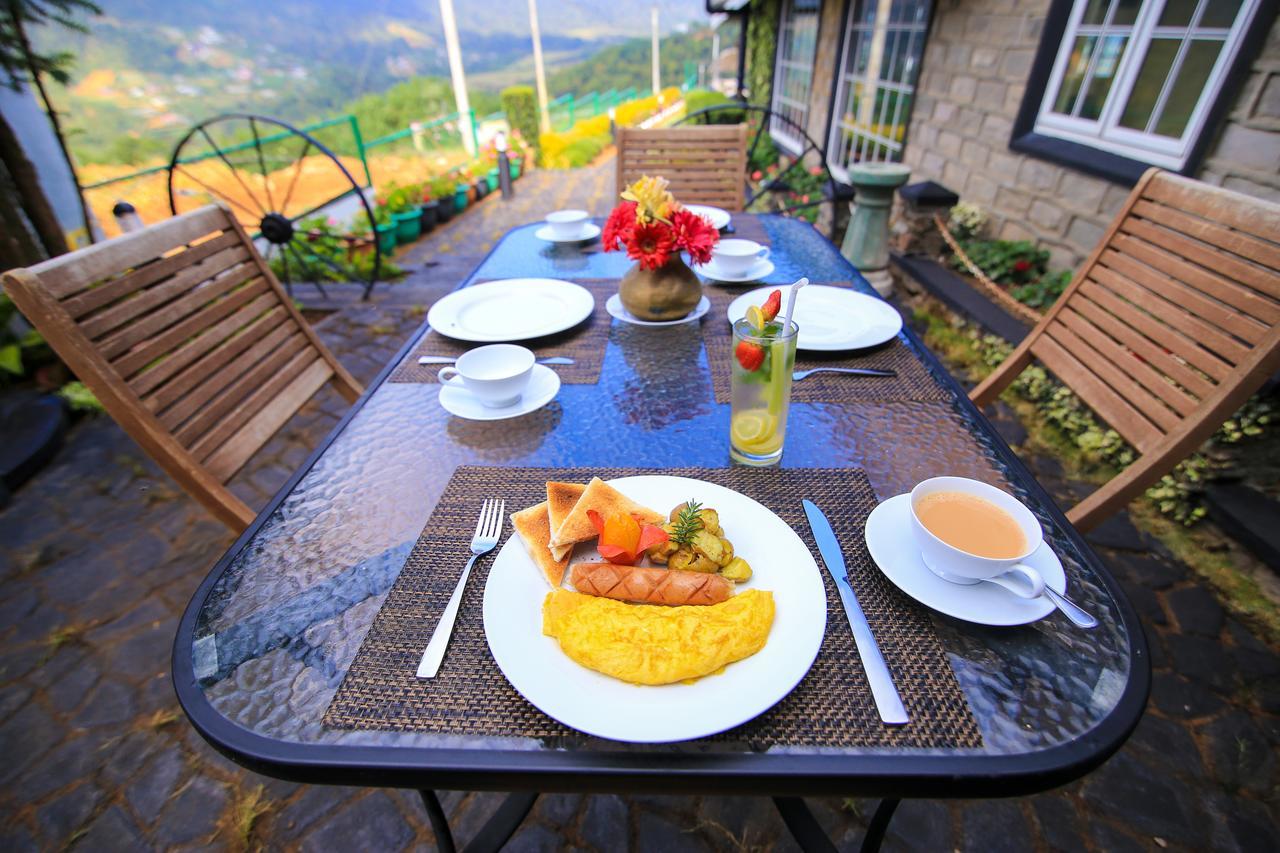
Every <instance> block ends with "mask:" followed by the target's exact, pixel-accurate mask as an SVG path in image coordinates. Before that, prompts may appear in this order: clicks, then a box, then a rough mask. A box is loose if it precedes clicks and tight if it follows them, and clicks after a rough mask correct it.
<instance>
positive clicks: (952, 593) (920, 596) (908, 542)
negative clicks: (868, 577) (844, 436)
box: [866, 493, 1067, 625]
mask: <svg viewBox="0 0 1280 853" xmlns="http://www.w3.org/2000/svg"><path fill="white" fill-rule="evenodd" d="M866 536H867V550H868V551H869V552H870V553H871V559H872V560H874V561H875V564H876V565H877V566H879V567H880V571H881V572H883V573H884V576H885V577H887V578H888V579H889V580H890V581H892V582H893V584H894V586H896V587H897V588H898V589H900V590H902V591H903V592H905V593H906V594H907V595H909V596H911V597H912V598H914V599H915V600H916V601H918V602H920V603H921V604H923V605H924V606H925V607H931V608H933V609H934V610H937V611H938V612H939V613H945V614H946V615H948V616H954V617H955V618H956V619H963V620H965V621H966V622H976V623H978V624H979V625H1025V624H1027V623H1028V622H1035V621H1036V620H1038V619H1043V618H1044V617H1046V616H1048V615H1049V614H1050V613H1052V612H1053V610H1054V607H1053V602H1051V601H1050V600H1049V599H1048V598H1044V597H1041V598H1035V599H1026V598H1019V597H1018V596H1016V595H1014V594H1013V593H1012V592H1009V591H1008V590H1007V589H1004V588H1003V587H999V586H996V585H995V584H992V583H977V584H957V583H951V582H950V581H945V580H943V579H942V578H940V577H938V576H937V575H935V574H934V573H933V572H931V571H929V569H928V568H927V567H926V566H925V564H924V561H923V560H922V559H921V558H920V548H919V546H918V545H917V544H916V541H915V535H914V533H913V532H912V530H911V495H910V493H907V494H902V495H898V496H897V497H893V498H889V499H888V500H887V501H885V502H884V503H882V504H880V505H879V506H877V507H876V508H875V509H873V510H872V511H871V515H870V516H868V518H867V526H866ZM1025 562H1026V564H1027V565H1028V566H1031V567H1032V568H1033V569H1036V570H1037V571H1038V572H1040V574H1041V575H1042V576H1043V577H1044V582H1045V585H1046V586H1049V587H1052V588H1053V589H1054V590H1055V591H1057V592H1061V593H1066V591H1067V576H1066V573H1065V572H1064V571H1063V570H1062V561H1061V560H1059V559H1058V555H1057V554H1055V553H1053V549H1052V548H1050V547H1049V546H1048V544H1042V545H1041V546H1040V548H1039V550H1037V551H1036V552H1035V553H1034V554H1032V555H1031V556H1030V557H1029V558H1027V559H1026V561H1025Z"/></svg>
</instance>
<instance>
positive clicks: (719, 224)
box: [684, 204, 733, 231]
mask: <svg viewBox="0 0 1280 853" xmlns="http://www.w3.org/2000/svg"><path fill="white" fill-rule="evenodd" d="M684 207H685V210H687V211H689V212H690V213H696V214H697V215H698V216H703V217H706V218H707V219H710V220H711V227H712V228H714V229H716V230H717V231H721V230H723V229H724V227H725V226H726V225H728V224H729V223H730V222H731V221H732V220H733V217H732V216H730V215H729V211H727V210H724V209H722V208H719V207H712V206H711V205H709V204H686V205H685V206H684Z"/></svg>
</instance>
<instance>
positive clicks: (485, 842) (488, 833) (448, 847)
mask: <svg viewBox="0 0 1280 853" xmlns="http://www.w3.org/2000/svg"><path fill="white" fill-rule="evenodd" d="M418 793H419V794H421V795H422V804H423V806H425V807H426V809H427V819H428V820H430V821H431V831H432V832H434V833H435V836H436V847H437V848H438V849H439V851H440V853H455V851H456V850H457V847H456V845H455V844H454V841H453V833H452V832H451V831H450V830H449V820H448V818H447V817H445V813H444V809H443V808H442V807H441V805H440V800H439V798H438V797H436V792H435V791H431V790H427V789H425V788H424V789H423V790H421V791H419V792H418ZM537 801H538V794H537V792H533V793H518V794H508V795H507V798H506V799H505V800H503V801H502V805H500V806H498V810H497V811H496V812H494V813H493V816H492V817H490V818H489V820H488V821H486V822H485V825H484V826H482V827H480V831H479V832H477V833H476V837H475V838H473V839H471V842H470V843H469V844H467V846H466V848H465V849H464V851H463V853H497V851H498V850H501V849H502V846H503V845H504V844H506V843H507V841H508V840H509V839H510V838H511V836H512V835H514V834H515V831H516V830H517V829H518V828H519V827H520V824H521V823H523V822H524V819H525V817H527V816H528V814H529V812H530V811H532V810H533V804H534V803H536V802H537Z"/></svg>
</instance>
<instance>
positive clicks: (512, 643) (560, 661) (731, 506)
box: [484, 475, 827, 743]
mask: <svg viewBox="0 0 1280 853" xmlns="http://www.w3.org/2000/svg"><path fill="white" fill-rule="evenodd" d="M610 482H611V483H612V485H614V486H616V487H617V489H618V490H619V491H620V492H622V493H623V494H625V495H626V496H627V497H629V498H632V499H633V500H637V501H639V502H640V503H642V504H644V505H645V506H648V507H652V508H653V509H655V510H660V511H667V510H670V509H671V507H674V506H675V505H676V504H678V503H680V502H681V501H684V500H688V499H690V498H692V499H694V500H699V501H702V502H704V503H705V504H706V505H707V506H710V507H715V509H716V510H717V511H719V513H720V522H721V524H722V525H723V526H724V529H725V531H726V533H727V535H728V538H729V539H730V540H731V541H732V542H733V545H734V551H735V552H736V553H739V554H741V555H742V556H743V557H744V558H746V559H747V560H748V561H749V562H750V563H751V567H752V569H754V572H755V573H754V574H753V575H752V578H751V580H750V581H749V582H747V583H745V584H742V585H740V586H739V590H745V589H762V590H771V591H772V592H773V600H774V604H775V615H774V620H773V627H772V629H771V630H770V632H769V639H768V642H766V643H765V646H764V648H763V649H761V650H760V651H758V652H756V653H755V654H754V655H752V656H751V657H749V658H745V659H743V660H740V661H738V662H736V663H731V664H729V666H728V667H727V668H726V669H725V671H724V672H723V673H721V674H720V675H709V676H706V677H705V678H701V679H699V680H697V681H695V682H694V683H693V684H667V685H663V686H661V687H646V686H642V685H635V684H627V683H626V682H624V681H619V680H618V679H615V678H610V677H609V676H607V675H602V674H601V673H598V672H594V671H592V670H590V669H587V668H586V667H583V666H579V665H578V664H576V663H574V662H573V661H572V660H570V659H569V657H568V656H567V655H565V654H564V652H562V651H561V650H560V644H559V642H558V641H556V640H555V639H553V638H552V637H547V636H544V635H543V633H542V602H543V599H545V598H546V596H547V593H548V592H549V587H548V586H547V581H546V579H545V577H544V576H543V574H542V572H541V571H539V570H538V568H537V566H535V565H534V563H533V560H531V559H530V558H529V555H528V554H527V553H526V552H525V549H524V545H523V544H522V543H521V542H520V541H519V540H520V537H519V535H517V534H514V533H513V534H512V535H511V536H510V537H509V538H508V539H507V541H506V543H505V544H504V545H503V546H502V550H501V551H499V552H498V556H497V557H496V558H495V559H494V561H493V568H491V569H490V570H489V578H488V581H486V583H485V588H484V633H485V637H486V638H487V640H488V642H489V650H490V651H491V652H492V653H493V659H494V660H495V661H497V664H498V668H499V669H501V670H502V674H503V675H505V676H506V677H507V680H508V681H510V682H511V685H512V686H513V687H515V689H516V690H517V691H519V692H520V695H522V696H524V698H525V699H527V700H529V702H530V703H532V704H533V705H534V706H535V707H537V708H538V709H539V710H541V711H542V712H543V713H545V714H547V716H549V717H552V718H553V719H556V720H559V721H560V722H562V723H564V724H565V725H566V726H571V727H572V728H575V729H577V730H578V731H581V732H586V733H587V734H589V735H595V736H597V737H603V738H609V739H610V740H618V741H628V742H631V743H667V742H671V741H680V740H690V739H692V738H699V737H706V736H707V735H712V734H715V733H716V732H722V731H724V730H726V729H731V728H733V727H734V726H737V725H741V724H742V723H745V722H746V721H747V720H750V719H752V718H753V717H756V716H758V715H759V714H762V713H764V712H765V711H767V710H768V709H769V708H771V707H773V705H774V704H775V703H777V702H778V701H779V700H781V699H782V698H783V697H784V696H786V695H787V694H788V693H790V692H791V691H792V689H793V688H794V687H795V686H796V685H797V684H799V683H800V679H802V678H804V676H805V673H807V672H808V671H809V667H810V666H812V665H813V660H814V658H815V657H817V655H818V648H819V646H821V645H822V635H823V632H824V631H825V630H826V624H827V596H826V592H825V591H824V590H823V587H822V578H821V577H820V576H819V574H818V566H817V563H815V562H814V560H813V556H812V555H811V554H810V553H809V549H808V548H806V547H805V544H804V542H802V541H801V540H800V537H799V536H797V535H796V532H795V531H794V530H792V529H791V528H790V527H789V526H787V524H786V522H784V521H783V520H782V519H780V518H778V516H776V515H774V514H773V513H772V512H770V511H769V510H768V509H766V508H765V507H763V506H761V505H760V504H758V503H756V502H755V501H753V500H751V499H750V498H748V497H746V496H744V495H740V494H738V493H737V492H735V491H732V490H731V489H726V488H724V487H723V486H716V485H713V484H711V483H704V482H701V481H699V480H691V479H687V478H684V477H667V476H656V475H649V476H640V477H623V478H621V479H618V480H612V481H610ZM581 550H582V549H580V551H581ZM582 557H583V554H582V553H579V554H576V555H575V559H576V560H580V559H581V558H582Z"/></svg>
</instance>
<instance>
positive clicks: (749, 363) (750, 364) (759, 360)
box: [733, 341, 764, 373]
mask: <svg viewBox="0 0 1280 853" xmlns="http://www.w3.org/2000/svg"><path fill="white" fill-rule="evenodd" d="M733 355H734V357H735V358H737V359H738V364H740V365H742V369H743V370H745V371H747V372H749V373H750V372H753V371H756V370H759V369H760V365H762V364H764V347H762V346H760V345H759V344H753V343H751V341H738V345H737V346H736V347H734V350H733Z"/></svg>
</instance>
